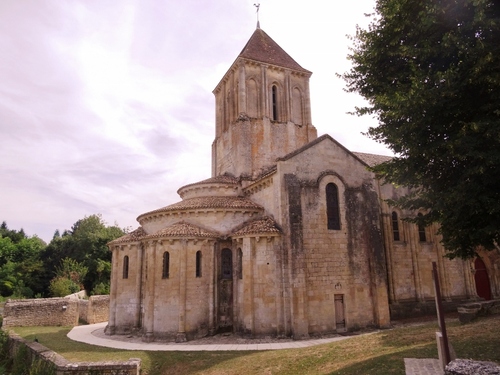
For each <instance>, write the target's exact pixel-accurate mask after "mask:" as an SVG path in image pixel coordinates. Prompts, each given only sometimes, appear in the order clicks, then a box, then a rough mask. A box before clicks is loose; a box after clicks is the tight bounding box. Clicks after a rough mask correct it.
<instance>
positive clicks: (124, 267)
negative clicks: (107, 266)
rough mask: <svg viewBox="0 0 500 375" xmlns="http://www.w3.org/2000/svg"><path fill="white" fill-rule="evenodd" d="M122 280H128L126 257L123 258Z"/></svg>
mask: <svg viewBox="0 0 500 375" xmlns="http://www.w3.org/2000/svg"><path fill="white" fill-rule="evenodd" d="M123 278H124V279H128V255H125V256H124V257H123Z"/></svg>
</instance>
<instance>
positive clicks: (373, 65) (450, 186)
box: [342, 0, 500, 259]
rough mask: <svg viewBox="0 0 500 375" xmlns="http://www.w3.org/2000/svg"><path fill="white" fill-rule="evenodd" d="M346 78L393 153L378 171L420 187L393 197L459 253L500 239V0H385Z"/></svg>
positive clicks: (360, 36)
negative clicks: (436, 227) (433, 226)
mask: <svg viewBox="0 0 500 375" xmlns="http://www.w3.org/2000/svg"><path fill="white" fill-rule="evenodd" d="M375 10H376V14H375V15H372V16H374V19H373V20H372V22H371V24H370V26H369V27H368V29H366V30H364V29H361V28H359V27H358V29H357V32H356V35H355V37H353V38H352V39H353V42H354V45H353V47H352V49H351V53H350V55H349V59H350V60H352V63H353V66H352V68H351V70H350V71H348V72H347V73H345V74H344V75H343V76H342V77H343V78H344V80H345V81H346V84H347V91H349V92H357V93H359V94H361V95H362V96H363V97H364V98H365V99H366V100H367V105H366V106H364V107H359V108H356V110H355V113H356V114H357V115H372V116H375V117H376V118H377V119H378V122H379V125H378V126H376V127H371V128H370V129H369V130H368V135H369V136H370V137H371V138H373V139H375V140H377V141H379V142H381V143H384V144H385V145H387V147H389V148H390V149H391V150H392V151H393V152H394V153H395V155H396V156H395V157H394V158H393V159H392V160H390V161H388V162H386V163H383V164H381V165H379V166H377V167H375V168H374V169H373V170H374V171H375V173H377V175H378V176H379V177H381V178H383V179H384V180H385V181H386V182H389V183H393V184H396V185H404V186H407V187H410V188H411V191H412V193H411V194H409V195H406V196H404V197H402V198H401V199H398V200H396V201H393V202H391V203H392V204H394V205H397V206H399V207H401V208H404V209H409V210H414V212H417V211H421V212H422V211H423V212H425V214H424V215H422V216H420V217H415V218H414V219H413V221H414V222H418V223H420V224H424V225H428V224H430V223H432V222H437V223H439V224H440V230H439V233H440V234H441V235H442V242H443V245H444V246H445V248H446V249H447V255H448V256H449V257H451V258H453V257H456V256H458V257H461V258H464V259H465V258H470V257H473V256H475V255H476V250H477V248H478V247H479V246H481V247H483V248H485V249H487V250H491V249H493V248H495V247H496V246H498V244H499V243H500V2H498V1H495V0H377V3H376V8H375Z"/></svg>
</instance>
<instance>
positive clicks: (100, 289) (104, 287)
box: [91, 283, 109, 296]
mask: <svg viewBox="0 0 500 375" xmlns="http://www.w3.org/2000/svg"><path fill="white" fill-rule="evenodd" d="M91 294H92V295H93V296H99V295H104V294H109V283H99V284H97V285H96V286H95V287H94V289H93V290H92V293H91Z"/></svg>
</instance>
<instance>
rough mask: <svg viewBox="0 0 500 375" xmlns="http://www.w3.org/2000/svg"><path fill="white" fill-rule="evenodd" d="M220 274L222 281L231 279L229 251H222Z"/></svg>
mask: <svg viewBox="0 0 500 375" xmlns="http://www.w3.org/2000/svg"><path fill="white" fill-rule="evenodd" d="M221 274H222V275H221V277H222V278H223V279H232V278H233V252H232V251H231V250H230V249H222V253H221Z"/></svg>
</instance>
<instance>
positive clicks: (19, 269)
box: [0, 221, 46, 298]
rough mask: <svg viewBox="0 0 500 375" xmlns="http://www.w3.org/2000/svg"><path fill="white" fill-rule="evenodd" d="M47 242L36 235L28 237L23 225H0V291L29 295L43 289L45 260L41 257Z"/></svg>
mask: <svg viewBox="0 0 500 375" xmlns="http://www.w3.org/2000/svg"><path fill="white" fill-rule="evenodd" d="M45 246H46V244H45V242H43V241H42V240H41V239H40V238H38V237H37V236H33V237H27V236H26V234H25V233H24V231H23V230H22V229H21V230H19V231H17V230H10V229H9V228H8V227H7V223H6V222H5V221H4V222H3V223H2V225H1V226H0V294H1V295H2V296H6V297H10V296H13V297H16V298H29V297H33V295H35V294H38V293H41V292H42V291H43V286H42V285H41V283H40V280H41V277H42V274H43V272H44V270H43V263H42V261H41V258H40V254H41V252H42V250H43V249H44V248H45Z"/></svg>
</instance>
